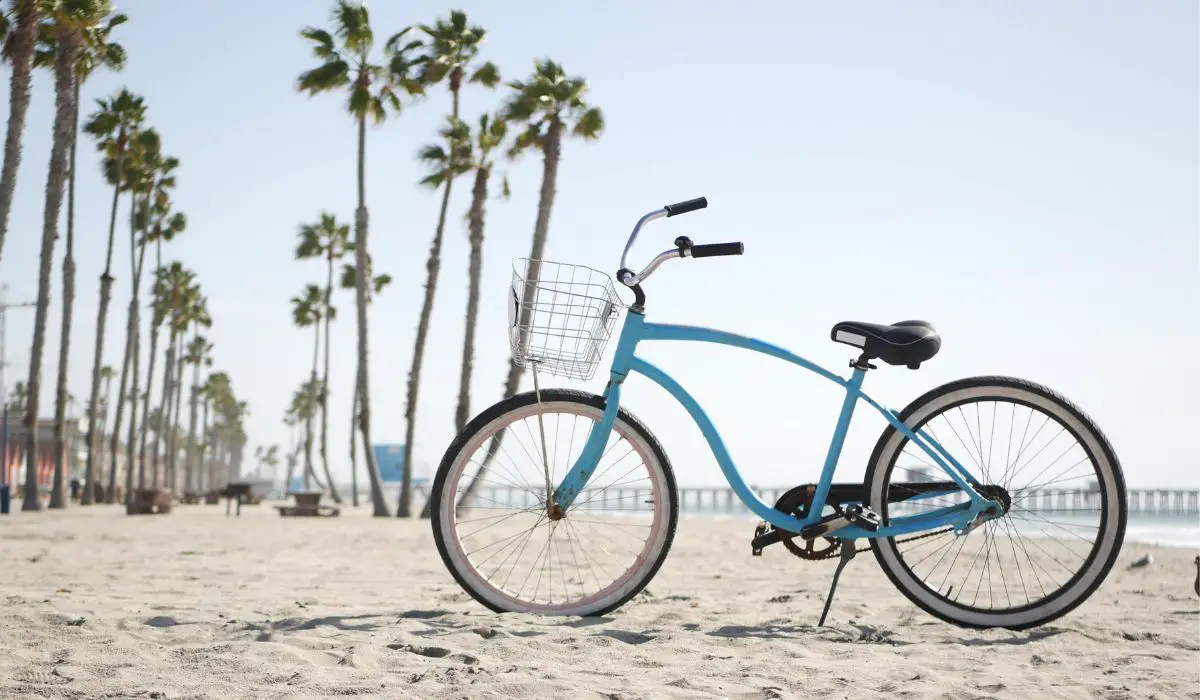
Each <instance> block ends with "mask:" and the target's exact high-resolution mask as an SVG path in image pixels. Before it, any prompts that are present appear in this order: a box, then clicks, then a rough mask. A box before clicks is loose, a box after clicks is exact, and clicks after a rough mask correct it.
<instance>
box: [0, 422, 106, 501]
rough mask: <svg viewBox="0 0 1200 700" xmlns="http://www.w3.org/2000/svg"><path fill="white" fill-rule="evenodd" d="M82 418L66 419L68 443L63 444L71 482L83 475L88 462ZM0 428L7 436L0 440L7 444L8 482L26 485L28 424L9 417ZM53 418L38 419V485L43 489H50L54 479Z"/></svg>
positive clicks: (6, 468) (3, 458) (67, 475)
mask: <svg viewBox="0 0 1200 700" xmlns="http://www.w3.org/2000/svg"><path fill="white" fill-rule="evenodd" d="M80 423H81V421H80V420H78V419H72V420H68V421H67V422H66V426H65V427H66V446H65V447H64V456H65V457H66V463H65V465H64V466H65V467H66V470H65V471H66V481H67V482H68V483H69V482H70V481H71V479H73V478H80V479H82V478H83V471H84V468H85V466H86V461H87V451H86V450H85V449H84V442H85V440H86V437H87V436H86V435H85V434H83V433H82V432H81V431H80ZM0 428H4V429H5V433H6V437H5V439H3V440H0V444H5V445H7V454H3V455H0V458H2V462H3V468H4V474H3V476H4V477H5V483H7V484H12V485H14V486H22V487H23V486H24V484H25V448H26V435H27V433H26V430H25V425H24V424H23V423H22V422H21V421H18V420H13V419H11V418H10V419H9V421H8V424H7V425H0ZM54 451H55V448H54V421H53V420H51V419H42V420H39V421H38V422H37V458H38V473H37V483H38V487H39V488H40V489H43V490H48V489H49V488H50V487H51V486H52V484H53V479H54Z"/></svg>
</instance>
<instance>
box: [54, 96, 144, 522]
mask: <svg viewBox="0 0 1200 700" xmlns="http://www.w3.org/2000/svg"><path fill="white" fill-rule="evenodd" d="M97 104H98V105H99V109H98V110H97V111H96V112H94V113H92V114H91V115H90V116H89V117H88V121H87V123H86V124H84V127H83V130H84V131H85V132H87V133H88V134H89V135H90V136H92V137H94V138H96V139H97V148H98V149H99V150H100V151H101V152H102V153H104V154H105V155H106V156H107V159H106V165H107V166H111V172H109V168H107V167H106V175H111V177H110V178H109V180H108V182H109V184H110V185H112V188H113V198H112V207H111V210H110V212H111V213H110V214H109V217H108V248H107V253H106V255H105V259H104V273H103V274H101V275H100V308H99V310H98V311H97V312H96V347H95V350H94V351H93V354H92V388H91V398H90V400H89V401H88V448H87V467H86V471H85V477H84V481H85V482H86V483H89V484H90V483H92V480H93V479H95V475H96V470H97V469H98V465H97V464H96V461H97V457H96V453H97V452H98V451H99V449H100V440H98V439H96V436H95V434H94V432H93V426H95V425H96V403H97V402H98V401H99V398H100V379H101V377H100V368H101V366H102V363H103V357H104V333H105V330H106V326H107V324H108V305H109V304H110V303H111V302H112V285H113V281H114V278H113V276H112V259H113V248H114V244H115V242H116V234H117V205H118V204H119V203H120V197H121V192H122V190H123V189H124V188H125V185H126V183H125V176H124V170H125V167H126V160H127V151H128V146H129V140H130V138H131V137H132V136H133V135H134V134H136V133H137V131H138V130H139V129H140V128H141V125H142V122H143V121H144V120H145V118H146V105H145V102H144V101H143V100H142V98H141V97H138V96H137V95H134V94H133V93H131V92H129V91H128V90H124V89H122V90H121V91H120V92H118V93H117V94H116V95H114V96H113V97H112V98H110V99H108V100H97ZM71 152H72V157H74V152H75V150H74V148H72V151H71ZM73 180H74V178H72V181H73ZM91 502H92V501H91V492H90V491H85V492H84V496H83V504H84V505H88V504H90V503H91Z"/></svg>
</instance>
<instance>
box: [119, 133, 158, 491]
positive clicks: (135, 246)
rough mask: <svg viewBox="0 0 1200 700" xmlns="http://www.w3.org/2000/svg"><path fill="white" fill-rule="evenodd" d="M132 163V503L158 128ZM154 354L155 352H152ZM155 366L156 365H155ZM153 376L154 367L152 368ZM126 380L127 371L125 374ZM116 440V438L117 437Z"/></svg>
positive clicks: (141, 473)
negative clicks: (143, 289)
mask: <svg viewBox="0 0 1200 700" xmlns="http://www.w3.org/2000/svg"><path fill="white" fill-rule="evenodd" d="M130 160H131V167H130V188H131V190H132V191H133V192H134V193H135V194H134V197H133V206H131V207H130V208H129V221H130V224H129V234H130V255H131V257H134V258H136V264H134V265H133V293H132V295H131V297H130V302H129V327H128V328H127V329H126V332H127V334H128V337H127V339H126V343H125V353H126V358H127V359H126V367H128V368H129V372H128V374H129V377H130V390H129V397H130V398H129V401H130V404H129V433H128V437H127V438H126V441H125V452H126V458H125V459H126V464H127V465H128V467H127V469H126V473H125V497H126V499H127V501H128V502H130V503H132V499H133V490H134V488H133V484H134V479H133V467H134V464H135V463H136V462H137V447H138V435H139V433H138V421H137V402H138V398H139V397H141V398H143V399H145V400H148V397H149V396H150V392H149V390H147V391H146V392H145V394H144V396H143V395H142V393H141V392H139V390H138V385H139V381H140V376H141V375H140V373H139V365H140V364H141V354H142V351H141V346H142V335H141V327H140V323H141V309H140V300H141V286H142V284H141V282H142V272H143V271H144V270H145V263H146V248H147V247H148V244H149V240H150V229H151V226H152V223H153V221H152V218H151V212H152V211H153V210H152V207H151V202H152V198H153V195H154V193H155V190H156V189H157V185H158V183H159V178H160V175H161V169H162V167H163V164H164V163H165V160H164V158H163V156H162V140H161V139H160V138H159V135H158V132H157V131H155V130H154V129H147V130H145V131H143V132H141V133H139V134H138V137H137V140H136V141H135V142H134V148H133V151H132V157H131V159H130ZM139 193H140V194H141V195H142V201H141V205H140V206H139V205H138V199H137V195H138V194H139ZM139 234H140V235H139ZM151 357H153V353H151ZM151 369H153V368H151ZM150 376H151V377H152V376H153V371H151V372H150ZM122 382H124V374H123V375H122ZM117 417H118V422H119V420H120V410H119V409H118V412H117ZM113 440H114V442H115V440H116V438H113ZM113 460H114V467H113V468H114V469H116V466H115V462H116V457H115V456H114V457H113ZM144 477H145V470H144V469H141V468H139V469H138V480H137V486H138V487H139V488H144V487H145V486H146V482H145V478H144Z"/></svg>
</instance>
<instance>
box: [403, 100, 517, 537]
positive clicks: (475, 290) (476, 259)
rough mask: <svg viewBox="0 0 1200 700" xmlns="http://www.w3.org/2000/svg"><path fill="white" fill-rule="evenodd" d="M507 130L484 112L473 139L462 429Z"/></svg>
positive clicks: (458, 421) (504, 184) (458, 413)
mask: <svg viewBox="0 0 1200 700" xmlns="http://www.w3.org/2000/svg"><path fill="white" fill-rule="evenodd" d="M507 133H508V124H507V122H505V121H504V119H503V118H501V117H492V116H490V115H488V114H484V115H482V116H481V117H480V118H479V131H478V132H477V133H476V135H475V138H474V140H473V143H474V145H473V149H472V153H471V169H472V170H474V171H475V183H474V186H473V187H472V188H471V208H470V210H469V211H468V213H467V232H468V236H467V238H468V241H469V242H470V244H471V255H470V262H469V263H468V264H467V279H468V282H467V316H466V329H465V332H464V334H463V335H464V338H463V355H462V371H461V372H460V373H459V382H458V408H457V409H456V410H455V412H454V428H455V430H456V431H459V432H461V431H462V429H463V426H465V425H466V424H467V419H468V418H470V417H471V375H472V373H473V371H474V367H475V326H476V323H477V321H478V319H479V289H480V280H481V278H482V275H483V225H484V218H485V216H486V214H487V211H486V207H487V198H488V182H489V180H491V177H492V167H493V166H494V163H493V161H492V152H493V151H494V150H495V149H497V148H499V147H500V144H501V143H503V142H504V138H505V136H506V135H507ZM501 196H502V197H505V198H507V197H508V196H509V189H508V178H504V179H503V180H502V181H501ZM432 509H433V501H432V500H426V501H425V506H424V507H423V508H422V509H421V517H422V518H428V517H430V516H431V514H432Z"/></svg>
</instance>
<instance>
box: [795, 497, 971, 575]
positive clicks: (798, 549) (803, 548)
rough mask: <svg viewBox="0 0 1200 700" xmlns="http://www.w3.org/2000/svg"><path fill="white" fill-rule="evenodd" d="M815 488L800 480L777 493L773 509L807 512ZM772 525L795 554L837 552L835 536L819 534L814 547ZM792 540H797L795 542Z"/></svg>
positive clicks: (929, 534)
mask: <svg viewBox="0 0 1200 700" xmlns="http://www.w3.org/2000/svg"><path fill="white" fill-rule="evenodd" d="M816 492H817V486H816V484H801V485H800V486H797V487H795V488H792V489H788V491H787V492H786V493H784V494H783V495H782V496H780V497H779V500H777V501H775V510H778V511H782V512H784V513H787V514H788V515H793V516H795V517H797V518H804V517H806V516H807V515H808V509H809V507H810V506H811V505H812V499H813V496H814V495H815V494H816ZM775 529H776V530H779V541H780V542H782V543H783V546H784V547H785V548H787V551H789V552H791V553H792V554H795V555H796V556H798V557H800V558H801V559H808V560H810V561H820V560H823V559H832V558H833V557H835V556H837V555H838V550H839V548H840V545H841V543H842V541H841V540H839V539H837V538H836V537H822V538H821V539H822V540H824V543H822V544H823V545H824V546H822V547H819V548H818V547H817V544H818V543H817V540H805V539H804V538H802V537H800V535H799V534H798V533H795V532H790V531H788V530H783V529H781V528H775ZM953 529H954V528H949V527H947V528H942V529H941V530H931V531H929V532H922V533H919V534H916V535H912V536H910V537H905V538H903V539H897V540H896V542H897V543H898V544H899V543H904V542H912V541H915V540H921V539H925V538H926V537H935V536H937V535H942V534H945V533H947V532H950V531H951V530H953ZM796 540H799V541H798V542H797V541H796ZM870 550H871V545H870V544H867V545H866V546H863V547H859V548H858V549H856V550H855V552H857V553H860V554H861V553H863V552H869V551H870Z"/></svg>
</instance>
